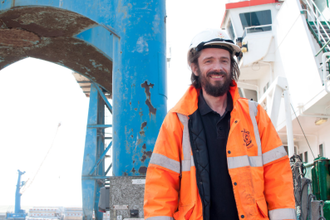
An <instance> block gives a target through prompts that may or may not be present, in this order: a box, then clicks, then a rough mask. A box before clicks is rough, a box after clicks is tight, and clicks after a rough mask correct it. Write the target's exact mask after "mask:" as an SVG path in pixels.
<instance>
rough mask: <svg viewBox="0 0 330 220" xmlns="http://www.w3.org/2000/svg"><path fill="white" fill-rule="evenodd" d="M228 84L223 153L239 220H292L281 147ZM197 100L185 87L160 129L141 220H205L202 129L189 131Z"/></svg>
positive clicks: (260, 114) (263, 117) (255, 109)
mask: <svg viewBox="0 0 330 220" xmlns="http://www.w3.org/2000/svg"><path fill="white" fill-rule="evenodd" d="M233 83H234V85H235V86H233V87H230V93H231V96H232V98H233V103H234V107H233V110H232V112H231V118H230V131H229V135H228V142H227V148H226V151H227V163H228V172H229V175H230V177H231V180H232V184H233V190H234V197H235V201H236V205H237V211H238V214H239V219H241V220H246V219H253V220H255V219H296V215H295V201H294V193H293V182H292V173H291V168H290V164H289V158H288V156H287V153H286V151H285V149H284V147H283V146H282V142H281V140H280V138H279V136H278V134H277V132H276V130H275V128H274V126H273V124H272V123H271V120H270V119H269V117H268V115H267V113H266V111H265V110H264V109H263V108H262V107H261V106H260V105H258V104H257V103H255V102H253V101H249V100H247V99H244V98H240V97H239V94H238V89H237V85H236V83H235V82H234V81H233ZM198 95H199V90H197V89H195V88H194V87H192V86H191V87H190V88H189V89H188V91H187V92H186V93H185V95H184V96H183V97H182V98H181V100H180V101H179V102H178V104H177V105H176V106H175V107H174V108H173V109H172V110H170V111H169V113H168V114H167V116H166V117H165V120H164V122H163V125H162V127H161V129H160V132H159V135H158V138H157V141H156V144H155V148H154V151H153V154H152V157H151V159H150V163H149V167H148V170H147V176H146V185H145V197H144V216H145V219H147V220H171V219H180V220H181V219H193V220H195V219H196V220H197V219H204V220H209V219H207V218H209V217H208V216H209V213H208V212H209V208H208V207H209V204H208V201H209V198H210V195H209V194H208V193H209V191H208V188H207V187H205V186H207V184H208V180H207V178H204V177H208V176H207V175H208V173H207V172H205V167H206V165H205V164H207V161H206V162H205V161H203V158H206V157H205V154H207V151H206V153H205V151H204V152H203V151H201V152H200V151H199V145H203V144H202V142H201V138H199V137H198V135H199V133H202V132H203V131H202V130H203V128H200V127H203V126H198V128H196V126H195V128H192V127H194V123H195V122H192V121H191V120H192V118H193V114H194V113H195V112H196V111H197V109H198ZM201 149H202V148H201ZM202 154H204V155H202ZM205 175H206V176H205ZM203 176H204V177H203ZM203 178H204V179H203ZM203 181H204V182H203ZM219 199H222V198H219Z"/></svg>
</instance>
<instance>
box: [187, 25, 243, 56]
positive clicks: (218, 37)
mask: <svg viewBox="0 0 330 220" xmlns="http://www.w3.org/2000/svg"><path fill="white" fill-rule="evenodd" d="M206 46H207V47H213V46H214V47H217V46H219V47H221V46H223V47H226V48H228V49H229V50H231V51H232V52H233V55H236V56H238V55H239V53H240V52H241V48H240V47H239V46H237V45H236V44H234V41H232V40H231V39H230V38H229V36H228V34H227V33H226V31H224V30H220V29H207V30H205V31H202V32H200V33H199V34H197V35H196V36H195V37H194V38H193V39H192V41H191V44H190V46H189V51H188V53H189V52H190V50H191V49H195V51H200V50H202V49H203V48H205V47H206Z"/></svg>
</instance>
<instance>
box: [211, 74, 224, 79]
mask: <svg viewBox="0 0 330 220" xmlns="http://www.w3.org/2000/svg"><path fill="white" fill-rule="evenodd" d="M210 77H211V78H213V79H220V78H222V77H223V75H211V76H210Z"/></svg>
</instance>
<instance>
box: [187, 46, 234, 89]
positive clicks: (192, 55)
mask: <svg viewBox="0 0 330 220" xmlns="http://www.w3.org/2000/svg"><path fill="white" fill-rule="evenodd" d="M217 48H218V47H217ZM221 49H224V50H227V51H228V52H229V53H230V54H232V51H231V50H230V49H229V48H227V47H223V48H221ZM201 51H202V50H200V51H197V52H196V51H195V49H191V50H190V51H189V53H188V64H189V66H191V64H195V65H196V66H197V67H198V68H199V65H198V58H199V56H200V55H201ZM230 61H231V62H230V63H231V68H230V71H231V79H232V80H235V81H236V82H237V81H238V78H239V75H240V70H239V68H238V64H237V62H236V60H235V59H234V56H233V55H231V57H230ZM190 80H191V85H193V86H194V87H195V88H196V89H198V88H201V82H200V79H199V76H196V75H195V74H194V72H191V76H190ZM230 86H233V84H232V83H231V84H230Z"/></svg>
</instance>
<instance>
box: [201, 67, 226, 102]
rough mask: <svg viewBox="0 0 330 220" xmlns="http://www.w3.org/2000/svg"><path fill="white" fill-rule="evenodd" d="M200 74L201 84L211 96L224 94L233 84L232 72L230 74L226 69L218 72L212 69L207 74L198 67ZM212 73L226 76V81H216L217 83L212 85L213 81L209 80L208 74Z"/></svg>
mask: <svg viewBox="0 0 330 220" xmlns="http://www.w3.org/2000/svg"><path fill="white" fill-rule="evenodd" d="M198 75H199V78H200V82H201V86H202V88H204V90H205V92H206V93H207V94H209V95H211V96H214V97H219V96H223V95H224V94H226V93H227V92H228V91H229V87H230V84H231V74H230V75H228V74H227V73H226V72H224V71H220V72H216V71H212V72H209V73H207V74H206V75H203V74H202V73H201V71H200V69H199V68H198ZM210 75H218V76H223V77H224V78H225V81H224V82H220V81H216V82H215V85H212V84H211V82H210V81H209V80H208V76H210Z"/></svg>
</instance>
